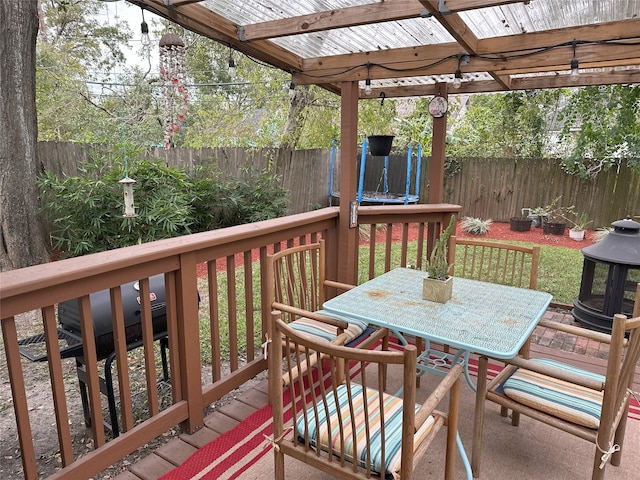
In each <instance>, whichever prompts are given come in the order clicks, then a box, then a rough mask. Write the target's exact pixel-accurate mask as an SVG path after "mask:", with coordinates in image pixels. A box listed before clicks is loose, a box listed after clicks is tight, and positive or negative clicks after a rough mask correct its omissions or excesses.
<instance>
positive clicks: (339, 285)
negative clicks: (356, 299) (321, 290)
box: [324, 280, 356, 290]
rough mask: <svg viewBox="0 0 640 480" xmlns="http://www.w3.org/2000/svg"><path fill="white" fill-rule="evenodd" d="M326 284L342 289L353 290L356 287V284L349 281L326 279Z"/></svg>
mask: <svg viewBox="0 0 640 480" xmlns="http://www.w3.org/2000/svg"><path fill="white" fill-rule="evenodd" d="M324 284H325V286H327V287H335V288H338V289H340V290H351V289H352V288H356V286H355V285H351V284H349V283H341V282H334V281H333V280H325V281H324Z"/></svg>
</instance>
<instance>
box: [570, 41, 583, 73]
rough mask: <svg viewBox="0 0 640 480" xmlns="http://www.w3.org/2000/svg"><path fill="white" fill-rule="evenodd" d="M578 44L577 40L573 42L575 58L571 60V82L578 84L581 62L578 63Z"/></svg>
mask: <svg viewBox="0 0 640 480" xmlns="http://www.w3.org/2000/svg"><path fill="white" fill-rule="evenodd" d="M577 43H578V42H576V41H575V40H574V41H573V58H572V59H571V74H570V75H569V76H570V77H571V80H572V81H574V82H576V81H577V80H578V78H580V70H579V66H580V62H578V58H577V57H576V44H577Z"/></svg>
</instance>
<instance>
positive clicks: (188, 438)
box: [180, 426, 220, 448]
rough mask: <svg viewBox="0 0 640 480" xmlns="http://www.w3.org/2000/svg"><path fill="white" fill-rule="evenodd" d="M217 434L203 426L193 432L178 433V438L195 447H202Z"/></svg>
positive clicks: (217, 434) (216, 436)
mask: <svg viewBox="0 0 640 480" xmlns="http://www.w3.org/2000/svg"><path fill="white" fill-rule="evenodd" d="M219 436H220V434H219V433H218V432H215V431H213V430H211V429H210V428H207V427H206V426H205V427H204V428H201V429H200V430H198V431H197V432H195V433H191V434H189V433H183V434H182V435H180V440H182V441H183V442H186V443H188V444H189V445H193V446H194V447H196V448H202V447H204V446H205V445H206V444H207V443H209V442H210V441H211V440H214V439H216V438H218V437H219Z"/></svg>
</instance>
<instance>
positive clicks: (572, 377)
mask: <svg viewBox="0 0 640 480" xmlns="http://www.w3.org/2000/svg"><path fill="white" fill-rule="evenodd" d="M503 362H504V363H506V364H508V365H513V366H514V367H518V368H524V369H527V370H531V371H532V372H536V373H540V374H542V375H547V376H548V377H553V378H557V379H558V380H563V381H565V382H569V383H574V384H576V385H582V386H583V387H586V388H590V389H592V390H596V391H602V390H604V382H600V381H598V380H593V379H591V378H586V377H583V376H582V375H578V374H576V373H571V372H568V371H566V370H561V369H559V368H555V367H552V366H549V365H544V364H541V363H537V362H534V361H532V360H527V359H525V358H522V357H514V358H511V359H509V360H503Z"/></svg>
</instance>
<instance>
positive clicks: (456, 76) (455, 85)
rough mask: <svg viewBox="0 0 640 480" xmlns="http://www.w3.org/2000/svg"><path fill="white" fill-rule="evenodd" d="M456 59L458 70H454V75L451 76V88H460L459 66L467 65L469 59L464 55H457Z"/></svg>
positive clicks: (460, 75) (460, 72)
mask: <svg viewBox="0 0 640 480" xmlns="http://www.w3.org/2000/svg"><path fill="white" fill-rule="evenodd" d="M456 57H458V68H456V71H455V73H454V74H453V88H460V86H461V85H462V79H463V78H464V77H463V76H462V70H460V65H468V64H469V60H470V57H469V55H467V54H465V53H458V54H457V55H456Z"/></svg>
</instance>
